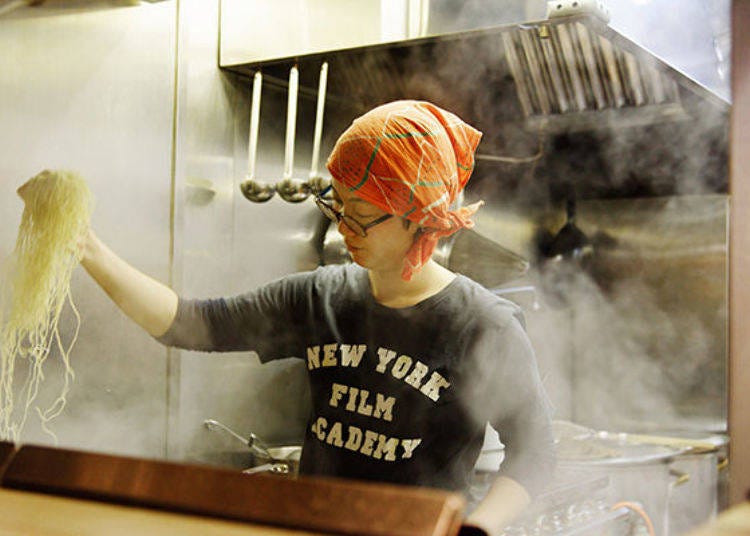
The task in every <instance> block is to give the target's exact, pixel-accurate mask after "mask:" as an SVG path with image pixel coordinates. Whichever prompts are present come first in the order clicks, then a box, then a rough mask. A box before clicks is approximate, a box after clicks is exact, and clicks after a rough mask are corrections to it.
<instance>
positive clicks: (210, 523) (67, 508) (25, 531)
mask: <svg viewBox="0 0 750 536" xmlns="http://www.w3.org/2000/svg"><path fill="white" fill-rule="evenodd" d="M0 534H2V535H3V536H6V535H7V536H11V535H24V536H29V535H31V534H34V535H50V536H68V535H70V536H73V535H76V536H88V535H91V536H94V535H96V536H103V535H107V536H120V535H122V536H134V535H151V534H154V535H160V534H165V535H166V534H180V535H181V536H235V535H237V536H239V535H243V536H301V535H311V534H322V533H316V532H309V531H302V530H293V529H284V528H277V527H269V526H262V525H254V524H248V523H240V522H235V521H224V520H221V519H212V518H210V517H202V516H194V515H184V514H176V513H170V512H160V511H156V510H149V509H146V508H138V507H134V506H120V505H116V504H105V503H101V502H95V501H85V500H81V499H72V498H67V497H57V496H54V495H45V494H41V493H34V492H28V491H14V490H5V489H0Z"/></svg>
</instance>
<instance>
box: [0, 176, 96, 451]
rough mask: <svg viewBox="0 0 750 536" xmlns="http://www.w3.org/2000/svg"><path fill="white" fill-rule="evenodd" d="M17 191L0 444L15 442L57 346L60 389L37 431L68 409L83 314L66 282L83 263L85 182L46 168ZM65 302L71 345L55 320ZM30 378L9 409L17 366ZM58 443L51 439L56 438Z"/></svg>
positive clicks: (2, 342)
mask: <svg viewBox="0 0 750 536" xmlns="http://www.w3.org/2000/svg"><path fill="white" fill-rule="evenodd" d="M19 193H20V194H21V195H22V196H23V199H24V202H25V203H26V206H25V208H24V211H23V216H22V218H21V225H20V227H19V229H18V237H17V239H16V246H15V250H14V251H13V255H12V256H11V261H10V263H9V264H8V266H7V267H6V269H5V270H3V274H2V283H3V289H2V292H1V293H0V439H10V440H13V441H18V440H19V437H20V434H21V431H22V430H23V427H24V424H25V422H26V419H27V416H28V413H29V408H30V407H31V406H32V404H33V403H34V401H35V399H36V397H37V394H38V393H39V387H40V384H41V382H42V381H43V380H44V373H43V370H42V366H43V365H44V362H45V361H46V360H47V358H48V357H49V356H50V351H51V350H52V348H53V347H54V348H55V349H56V350H57V351H56V352H55V353H59V356H60V359H61V361H62V364H63V366H64V369H65V372H64V378H63V387H62V390H61V392H60V394H59V395H58V397H57V399H56V400H55V401H54V402H53V403H52V405H51V406H50V407H49V408H47V409H45V410H42V409H41V408H39V407H38V406H36V407H35V409H36V412H37V413H38V415H39V418H40V419H41V424H42V428H43V429H44V430H45V431H46V432H48V433H49V434H50V435H52V436H53V438H54V437H55V436H54V434H53V433H52V432H51V431H50V430H49V428H48V427H47V423H48V422H49V421H50V420H51V419H53V418H55V417H57V416H58V415H59V414H60V413H61V412H62V410H63V408H64V406H65V397H66V395H67V393H68V389H69V386H70V381H71V380H72V379H73V370H72V368H71V366H70V352H71V350H72V348H73V345H74V344H75V341H76V339H77V337H78V329H79V327H80V316H79V314H78V311H77V310H76V308H75V305H74V304H73V300H72V298H71V294H70V278H71V275H72V272H73V269H74V268H75V267H76V265H77V264H78V262H79V261H80V255H81V253H80V251H79V249H78V247H77V243H78V240H79V239H80V237H81V236H82V235H83V233H84V232H85V231H86V229H87V228H88V224H89V217H90V214H91V205H92V196H91V192H90V191H89V188H88V186H87V185H86V183H85V182H84V180H83V179H82V178H80V177H79V176H78V175H76V174H75V173H72V172H69V171H43V172H41V173H39V174H38V175H36V176H35V177H33V178H32V179H30V180H29V181H28V182H27V183H26V184H25V185H24V186H23V187H22V189H21V190H19ZM66 302H68V303H69V304H70V306H71V308H72V310H73V314H74V316H75V329H74V333H73V337H72V340H71V342H70V343H69V344H67V345H66V344H65V343H64V342H63V340H62V337H61V336H60V331H59V326H58V324H59V321H60V314H61V312H62V309H63V306H64V305H65V303H66ZM23 361H25V362H26V363H27V365H28V374H27V376H26V379H25V380H24V382H23V385H22V386H21V388H20V391H18V394H19V395H20V400H21V407H20V408H16V407H15V404H14V386H15V384H16V383H18V382H15V381H14V378H15V376H16V374H17V371H16V370H15V365H16V363H17V362H18V363H20V362H23ZM55 439H56V438H55Z"/></svg>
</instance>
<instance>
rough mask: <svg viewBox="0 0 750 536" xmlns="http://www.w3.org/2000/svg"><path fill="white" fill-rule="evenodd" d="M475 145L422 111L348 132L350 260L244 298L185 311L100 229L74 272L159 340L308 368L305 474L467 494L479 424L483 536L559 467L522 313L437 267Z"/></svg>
mask: <svg viewBox="0 0 750 536" xmlns="http://www.w3.org/2000/svg"><path fill="white" fill-rule="evenodd" d="M480 137H481V133H479V132H478V131H476V130H475V129H473V128H472V127H470V126H469V125H467V124H465V123H464V122H463V121H461V120H460V119H459V118H457V117H456V116H455V115H453V114H451V113H449V112H447V111H445V110H442V109H440V108H438V107H436V106H434V105H432V104H430V103H426V102H416V101H397V102H393V103H389V104H386V105H383V106H380V107H378V108H376V109H374V110H372V111H371V112H369V113H367V114H365V115H364V116H362V117H360V118H359V119H357V120H355V121H354V122H353V124H352V125H351V126H350V127H349V129H348V130H347V131H346V132H344V134H343V135H342V136H341V137H340V138H339V140H338V142H337V144H336V146H335V148H334V150H333V152H332V154H331V156H330V158H329V160H328V164H327V166H328V169H329V171H330V173H331V175H332V177H333V180H332V185H331V190H330V191H331V194H332V202H331V201H329V200H326V199H324V198H323V197H321V196H319V197H318V198H317V199H316V202H317V204H318V206H319V207H320V208H321V210H323V212H324V213H325V214H326V215H327V216H328V217H329V218H331V219H332V220H334V221H335V222H336V223H337V224H338V229H339V231H340V232H341V233H342V235H343V236H344V239H345V242H346V245H347V248H348V250H349V252H350V254H351V257H352V259H353V261H354V263H355V264H349V265H337V266H326V267H321V268H319V269H317V270H315V271H313V272H309V273H302V274H296V275H291V276H288V277H284V278H282V279H279V280H277V281H275V282H272V283H270V284H268V285H266V286H264V287H261V288H259V289H257V290H255V291H252V292H249V293H247V294H244V295H241V296H237V297H233V298H228V299H225V298H220V299H215V300H184V299H181V298H178V296H177V295H176V294H175V293H174V292H173V291H172V290H170V289H169V288H167V287H165V286H164V285H162V284H160V283H158V282H156V281H154V280H152V279H150V278H148V277H147V276H145V275H144V274H142V273H140V272H138V271H137V270H135V269H134V268H132V267H130V266H129V265H128V264H126V263H125V262H124V261H123V260H121V259H120V258H118V257H117V256H116V255H115V254H114V253H112V252H111V251H110V250H109V249H107V247H106V246H105V245H104V244H102V243H101V242H100V241H99V240H98V239H97V238H96V237H95V236H94V235H93V233H90V234H89V237H88V240H86V243H85V246H84V256H83V261H82V263H83V266H84V267H85V268H86V270H87V271H88V272H89V273H90V274H91V275H92V276H93V277H94V279H96V281H97V282H98V283H99V284H100V285H101V286H102V288H103V289H104V290H105V291H106V292H107V293H108V294H109V295H110V296H111V297H112V299H113V300H115V302H116V303H117V304H118V305H119V306H120V307H121V308H122V309H123V311H124V312H125V313H126V314H128V315H129V316H130V317H131V318H133V319H134V320H135V321H136V322H137V323H138V324H140V325H141V326H142V327H144V328H145V329H146V330H147V331H148V332H149V333H150V334H151V335H153V336H155V337H157V338H158V340H160V341H161V342H162V343H164V344H168V345H173V346H178V347H182V348H190V349H197V350H204V351H206V350H207V351H230V350H232V351H236V350H255V351H256V352H257V353H258V355H259V356H260V358H261V360H262V361H264V362H266V361H270V360H273V359H281V358H285V357H291V356H295V357H298V358H301V359H303V360H305V362H306V364H307V368H308V372H309V379H310V385H311V392H312V401H313V415H312V416H311V419H310V422H309V426H308V428H307V432H306V437H305V440H304V448H303V455H302V460H301V465H300V471H301V473H303V474H312V475H328V476H339V477H347V478H360V479H370V480H378V481H387V482H396V483H403V484H417V485H426V486H435V487H441V488H446V489H451V490H465V489H466V488H467V486H468V484H469V478H470V476H471V472H472V468H473V466H474V464H475V462H476V459H477V456H478V454H479V451H480V449H481V446H482V440H483V437H484V430H485V425H486V423H487V422H490V423H491V424H492V425H493V426H494V428H495V429H496V430H497V431H498V432H499V434H500V437H501V439H502V441H503V443H504V444H505V445H506V455H505V461H504V462H503V464H502V467H501V472H500V476H499V477H498V478H497V480H496V481H495V482H494V484H493V486H492V488H491V490H490V492H489V494H488V495H487V497H486V498H485V499H484V500H483V501H482V502H481V503H480V504H479V506H478V507H477V508H476V509H475V510H474V511H473V512H472V513H471V515H470V516H469V518H468V520H467V523H468V524H471V525H473V526H477V527H481V528H482V529H483V530H485V531H487V532H489V533H493V532H495V531H498V530H500V528H501V527H503V526H504V525H505V524H507V523H508V522H509V521H510V520H511V519H512V518H513V517H514V516H515V515H516V514H517V513H518V512H519V511H520V510H521V509H522V508H523V506H524V505H525V504H526V503H527V502H528V501H529V497H530V496H533V494H534V493H536V492H538V491H539V489H540V488H541V486H542V485H543V482H544V477H545V476H546V475H548V474H549V472H550V470H551V467H552V465H553V459H552V450H551V444H552V442H551V436H550V429H549V409H548V403H547V399H546V396H545V394H544V391H543V388H542V386H541V382H540V379H539V375H538V372H537V369H536V364H535V359H534V355H533V351H532V349H531V346H530V344H529V341H528V338H527V336H526V334H525V332H524V329H523V326H522V319H521V315H520V311H519V309H518V308H517V307H516V306H515V305H513V304H511V303H510V302H508V301H505V300H502V299H500V298H498V297H496V296H494V295H493V294H491V293H490V292H488V291H487V290H485V289H484V288H482V287H481V286H480V285H478V284H477V283H474V282H473V281H471V280H470V279H468V278H466V277H464V276H461V275H457V274H454V273H452V272H450V271H449V270H447V269H446V268H444V267H442V266H440V265H439V264H437V263H436V262H435V261H434V260H432V258H431V255H432V252H433V251H434V249H435V245H436V244H437V241H438V239H439V238H441V237H443V236H448V235H450V234H451V233H453V232H455V231H457V230H459V229H461V228H465V227H471V226H472V222H471V220H470V217H471V215H472V214H473V213H474V212H475V211H476V210H477V208H478V207H479V204H477V205H474V206H471V207H463V208H460V209H458V210H454V211H452V210H450V206H451V204H452V202H453V201H454V199H455V198H456V196H457V195H458V193H459V192H460V191H461V190H462V189H463V187H464V185H465V184H466V182H467V181H468V179H469V176H470V174H471V170H472V168H473V162H474V150H475V148H476V146H477V145H478V143H479V140H480Z"/></svg>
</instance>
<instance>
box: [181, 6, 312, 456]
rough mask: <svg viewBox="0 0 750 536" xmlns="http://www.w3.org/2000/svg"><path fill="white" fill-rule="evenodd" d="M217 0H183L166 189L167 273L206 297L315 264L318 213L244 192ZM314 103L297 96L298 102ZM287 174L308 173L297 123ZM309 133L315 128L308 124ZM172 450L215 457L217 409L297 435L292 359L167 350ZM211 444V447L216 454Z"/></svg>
mask: <svg viewBox="0 0 750 536" xmlns="http://www.w3.org/2000/svg"><path fill="white" fill-rule="evenodd" d="M218 31H219V3H218V2H205V1H200V0H183V1H181V2H180V37H179V45H178V49H179V76H178V87H179V93H178V100H177V110H178V123H177V145H176V189H175V191H176V195H175V207H176V210H175V214H176V223H175V237H176V242H175V244H176V247H175V251H176V255H175V285H176V288H177V290H178V291H179V292H180V294H181V295H183V296H187V297H208V296H219V295H231V294H235V293H241V292H245V291H248V290H250V289H252V288H254V287H256V286H258V285H259V284H261V283H265V282H267V281H270V280H272V279H275V278H277V277H280V276H282V275H284V274H287V273H291V272H295V271H298V270H302V269H307V268H312V267H313V266H315V262H314V251H313V249H312V247H311V246H308V244H309V242H310V237H311V233H312V229H313V222H314V221H315V217H317V209H316V208H315V207H314V205H313V204H312V201H308V202H307V203H303V204H302V205H291V204H289V203H286V202H284V201H282V200H281V199H279V198H278V197H276V198H274V199H272V200H271V201H270V202H268V203H265V204H255V203H250V202H249V201H247V200H246V199H245V198H244V197H243V196H242V194H241V193H240V189H239V184H240V182H242V181H243V180H244V179H245V174H246V172H247V140H248V127H249V101H250V94H251V92H250V87H249V85H247V84H246V83H245V82H244V81H242V80H238V79H237V78H235V77H233V76H227V75H225V74H224V73H223V72H221V71H220V70H219V69H218V68H217V57H218V39H217V36H218ZM282 38H283V35H280V36H279V39H282ZM312 106H314V103H312V102H311V101H310V102H308V101H307V100H305V99H301V100H300V113H301V114H308V113H309V112H310V110H311V107H312ZM285 113H286V92H285V91H280V90H279V89H275V88H273V87H270V86H266V87H265V88H264V89H263V97H262V110H261V124H260V141H259V149H258V155H259V156H258V162H257V168H256V169H257V172H258V178H259V179H260V180H268V181H270V182H276V181H278V180H279V179H280V178H281V174H282V171H283V154H284V148H283V142H284V125H285V121H286V119H285ZM301 130H302V131H301V132H300V134H299V136H298V140H299V141H298V144H297V158H296V162H297V166H296V176H298V177H306V173H307V169H305V168H304V166H306V165H309V162H310V154H309V150H310V142H308V141H306V139H305V134H304V132H305V130H304V129H301ZM307 138H309V139H310V140H311V138H312V134H311V133H310V135H309V136H307ZM171 363H172V383H171V396H170V401H171V402H170V407H171V413H170V415H171V427H170V430H171V434H170V441H169V452H170V456H171V457H175V458H184V459H188V460H200V461H209V462H219V463H221V462H224V461H226V460H227V459H228V458H227V456H225V454H226V452H225V451H229V450H233V451H239V452H242V451H243V447H242V445H240V444H239V442H237V441H236V440H232V439H230V438H227V437H226V436H223V435H222V434H221V433H220V432H212V431H208V430H207V429H206V428H205V427H204V426H203V425H202V423H203V421H204V420H205V419H209V418H211V419H217V420H219V421H221V422H223V423H225V424H227V425H229V426H230V427H232V428H234V429H236V430H237V431H239V432H240V433H242V434H248V433H249V432H250V431H252V432H254V433H256V434H258V435H260V436H261V437H264V438H266V439H267V440H269V441H282V440H285V439H287V438H291V439H293V440H297V441H298V440H299V438H301V434H302V428H303V426H304V423H305V419H306V417H307V411H308V402H307V387H306V377H305V373H304V369H303V367H302V366H301V362H298V361H294V360H286V361H283V362H276V363H271V364H268V365H264V366H262V367H261V366H260V363H259V361H258V359H257V356H256V355H255V354H253V353H251V352H248V353H241V352H240V353H233V354H221V355H219V354H214V355H207V354H203V353H197V352H184V351H183V352H173V357H172V359H171ZM217 453H218V454H217Z"/></svg>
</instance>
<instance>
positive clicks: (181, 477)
mask: <svg viewBox="0 0 750 536" xmlns="http://www.w3.org/2000/svg"><path fill="white" fill-rule="evenodd" d="M0 447H3V445H1V444H0ZM5 447H7V448H5V449H2V448H0V475H1V478H0V484H1V485H2V489H0V492H1V493H2V494H0V534H108V535H109V534H120V533H122V534H160V533H162V532H164V533H170V534H174V533H178V531H179V532H182V533H186V534H234V533H235V532H234V531H235V530H236V531H243V532H242V533H243V534H321V533H326V534H360V535H363V536H365V535H369V536H395V535H402V536H417V535H423V536H450V535H453V534H456V533H457V532H458V529H459V527H460V524H461V520H462V518H463V515H462V514H463V508H464V499H463V498H462V497H461V496H460V495H458V494H455V493H450V492H447V491H443V490H436V489H427V488H417V487H409V486H396V485H393V484H385V483H374V482H372V483H371V482H360V481H353V480H343V479H334V478H314V477H299V478H295V479H291V478H285V477H282V476H278V475H263V474H253V475H246V474H242V473H239V472H237V471H228V470H223V469H217V468H214V467H208V466H200V465H190V464H183V463H176V462H166V461H161V460H148V459H141V458H132V457H126V456H118V455H111V454H101V453H94V452H84V451H76V450H68V449H59V448H52V447H42V446H34V445H26V446H21V447H19V448H17V449H16V448H15V447H13V446H11V445H7V444H6V445H5ZM3 458H4V461H3ZM40 512H44V516H43V517H42V516H41V515H40V514H39V513H40ZM271 527H274V528H271ZM237 533H238V534H239V532H237Z"/></svg>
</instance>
